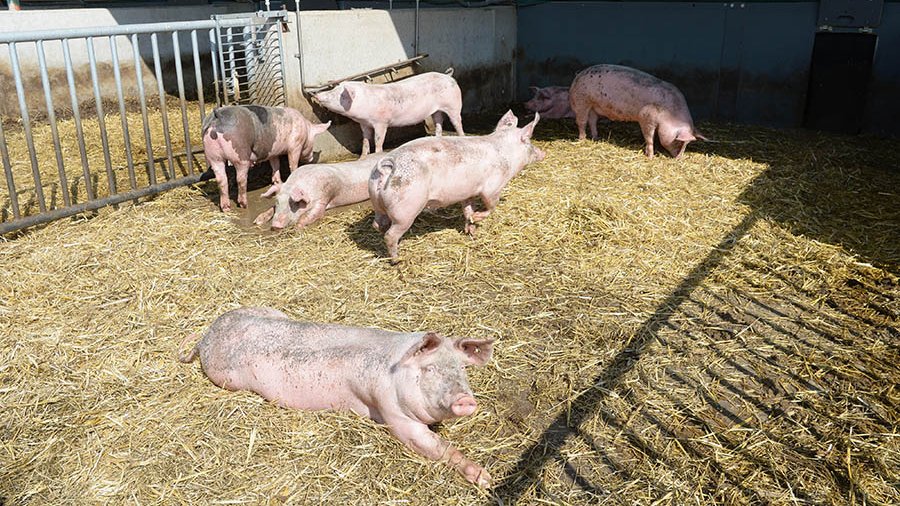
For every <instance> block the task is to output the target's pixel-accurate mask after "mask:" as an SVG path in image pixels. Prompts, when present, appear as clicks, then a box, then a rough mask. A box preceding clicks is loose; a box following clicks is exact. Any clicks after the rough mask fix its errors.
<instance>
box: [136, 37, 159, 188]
mask: <svg viewBox="0 0 900 506" xmlns="http://www.w3.org/2000/svg"><path fill="white" fill-rule="evenodd" d="M138 43H139V41H138V36H137V34H136V33H135V34H133V35H132V36H131V52H132V57H133V58H134V75H135V79H137V87H138V97H139V98H140V100H141V118H142V119H143V121H144V144H145V145H146V149H147V177H148V178H149V179H150V184H151V185H155V184H156V164H154V163H153V142H152V140H151V138H150V122H149V120H148V118H147V96H146V94H145V93H144V72H143V71H142V70H141V65H143V61H142V60H141V53H140V46H139V45H138Z"/></svg>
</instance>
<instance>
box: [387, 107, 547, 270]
mask: <svg viewBox="0 0 900 506" xmlns="http://www.w3.org/2000/svg"><path fill="white" fill-rule="evenodd" d="M539 119H540V115H539V114H535V116H534V121H532V122H531V123H529V124H528V125H527V126H525V127H524V128H517V127H516V125H517V124H518V118H516V116H515V115H514V114H513V113H512V111H509V112H507V113H506V114H505V115H504V116H503V117H502V118H501V119H500V121H499V122H498V123H497V127H496V128H495V129H494V132H493V133H492V134H490V135H485V136H470V137H444V138H436V137H425V138H421V139H416V140H413V141H410V142H407V143H406V144H404V145H402V146H400V147H398V148H397V149H395V150H394V151H392V152H391V153H390V154H389V155H388V156H386V157H385V158H383V159H382V160H381V161H380V162H378V163H377V164H376V165H375V169H374V170H373V171H372V176H371V178H370V179H369V196H370V197H371V199H372V207H373V208H374V209H375V221H374V223H373V226H374V227H375V229H376V230H378V231H381V232H383V233H384V242H385V244H386V245H387V250H388V254H390V256H391V260H392V262H395V263H396V262H397V261H398V258H399V255H398V251H399V249H398V243H399V241H400V237H402V236H403V234H404V233H406V231H407V230H409V227H410V226H412V223H413V221H415V219H416V217H417V216H419V213H421V212H422V210H423V209H424V208H426V207H428V208H439V207H447V206H449V205H452V204H455V203H457V202H465V207H464V208H463V213H464V214H465V217H466V232H468V233H469V234H470V235H474V234H475V223H477V222H479V221H481V220H483V219H484V218H486V217H487V216H488V215H489V214H490V213H491V211H492V210H493V209H494V207H496V206H497V203H498V202H499V201H500V192H501V191H502V190H503V188H504V187H505V186H506V184H507V183H508V182H509V180H510V179H512V178H513V177H514V176H515V175H516V174H518V173H519V171H521V170H522V168H523V167H525V166H526V165H528V164H529V163H532V162H538V161H541V160H543V159H544V152H543V151H541V150H540V149H539V148H537V147H535V146H534V145H532V144H531V135H532V133H533V132H534V127H535V125H537V122H538V120H539ZM478 200H481V202H482V203H483V204H484V206H485V210H483V211H475V209H474V205H475V203H476V202H477V201H478Z"/></svg>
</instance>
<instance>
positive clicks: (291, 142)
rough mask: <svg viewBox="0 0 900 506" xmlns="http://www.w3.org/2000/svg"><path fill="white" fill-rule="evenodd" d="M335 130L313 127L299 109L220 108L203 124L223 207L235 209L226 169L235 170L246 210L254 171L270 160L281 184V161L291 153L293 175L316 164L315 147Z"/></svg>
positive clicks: (241, 203)
mask: <svg viewBox="0 0 900 506" xmlns="http://www.w3.org/2000/svg"><path fill="white" fill-rule="evenodd" d="M330 125H331V122H330V121H329V122H328V123H323V124H311V123H310V122H309V121H308V120H307V119H306V118H304V117H303V115H301V114H300V112H299V111H297V110H296V109H291V108H289V107H264V106H260V105H246V106H244V105H234V106H226V107H219V108H216V109H214V110H213V112H211V113H210V114H209V115H208V116H206V118H205V119H204V120H203V130H202V137H203V154H204V155H205V156H206V163H207V164H209V166H210V167H212V170H213V173H215V175H216V182H218V183H219V207H221V209H222V210H223V211H230V210H231V200H230V199H229V198H228V176H227V175H226V173H225V164H226V163H231V164H232V165H233V166H234V169H235V173H236V177H237V185H238V197H237V204H238V206H239V207H247V174H248V173H249V171H250V167H251V166H253V165H256V164H257V163H260V162H263V161H268V162H269V164H270V165H271V166H272V181H273V182H276V183H277V182H280V181H281V176H280V173H279V168H280V162H279V157H280V156H281V155H284V154H287V156H288V163H289V164H290V165H289V167H290V170H291V171H293V170H294V169H296V168H297V166H298V165H299V164H300V162H301V161H303V162H311V161H312V155H313V142H314V141H315V138H316V136H317V135H319V134H321V133H322V132H324V131H325V130H327V129H328V127H329V126H330Z"/></svg>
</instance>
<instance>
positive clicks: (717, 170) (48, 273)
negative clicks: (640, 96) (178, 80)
mask: <svg viewBox="0 0 900 506" xmlns="http://www.w3.org/2000/svg"><path fill="white" fill-rule="evenodd" d="M700 126H701V128H702V129H703V131H704V132H706V133H707V134H708V135H710V136H711V137H713V138H716V139H719V140H722V141H724V142H722V143H715V144H713V143H707V144H701V143H696V144H692V145H691V146H690V147H689V148H688V152H687V154H686V155H685V157H684V158H683V159H682V160H677V161H676V160H672V159H670V158H667V157H656V158H654V159H652V160H647V159H646V158H644V157H643V155H642V154H641V149H640V135H639V132H638V129H637V127H636V126H635V125H622V124H616V125H613V126H612V127H611V128H610V129H607V128H606V127H604V128H601V131H602V132H604V133H606V132H609V135H608V137H606V138H604V139H603V140H602V141H601V142H597V143H592V142H581V143H579V142H575V141H573V140H572V139H573V138H574V128H573V127H572V126H571V125H570V124H569V123H564V122H552V121H546V122H542V123H541V124H540V125H539V126H538V128H537V131H538V136H537V138H538V141H537V143H538V145H539V146H540V147H542V148H543V149H545V150H546V151H547V153H548V156H547V158H546V159H545V160H544V161H543V162H541V163H539V164H535V165H533V166H530V167H528V168H527V169H526V170H525V171H524V172H523V173H522V174H521V175H520V176H518V177H517V178H516V179H514V180H513V181H512V182H511V184H510V185H509V187H508V188H507V190H506V191H505V192H504V197H503V199H502V201H501V204H500V205H499V207H498V209H497V211H496V212H495V214H494V215H492V216H490V217H489V218H488V219H487V220H485V221H484V222H483V223H484V225H483V226H482V227H481V228H480V229H479V233H478V237H477V238H476V239H475V240H471V239H469V238H468V237H467V236H465V235H464V234H463V233H462V218H461V213H460V212H459V209H458V208H455V209H449V210H440V211H437V212H433V213H426V214H423V215H422V216H421V217H420V219H419V220H418V221H417V222H416V224H415V225H414V227H413V228H412V230H411V231H410V232H409V233H408V234H407V235H406V236H405V237H404V238H403V240H402V242H401V255H402V257H403V262H402V263H401V264H400V265H399V266H398V267H391V266H390V265H389V264H388V262H387V261H386V260H385V259H384V256H385V251H384V247H383V245H382V242H381V239H380V237H379V236H378V235H377V234H376V233H375V232H374V231H373V230H372V229H371V228H370V221H371V212H370V211H369V210H367V209H353V210H349V211H345V212H340V213H331V214H329V215H328V216H326V217H325V219H323V220H322V222H321V223H320V224H318V225H317V226H315V227H312V228H310V229H308V230H304V231H288V232H284V233H281V234H268V233H258V232H255V231H253V230H246V229H241V228H239V227H237V226H236V225H235V223H234V222H233V217H231V216H228V215H225V214H222V213H220V212H219V211H218V210H217V208H216V206H215V204H214V201H215V198H216V189H215V185H214V183H212V182H207V183H204V184H203V185H200V186H198V187H196V188H183V189H179V190H176V191H172V192H169V193H167V194H164V195H162V196H160V197H158V198H156V199H153V200H151V201H149V202H146V203H143V204H141V205H137V206H125V207H123V208H121V209H119V210H108V211H104V212H102V213H100V214H99V216H96V217H94V218H92V219H88V220H86V219H80V220H69V221H62V222H57V223H54V224H51V225H49V226H47V227H44V228H41V229H38V230H34V231H31V232H29V233H27V234H24V235H22V236H20V237H17V238H15V239H14V240H12V241H9V242H7V243H6V244H3V246H2V247H0V258H2V260H0V261H2V262H3V265H5V266H7V268H6V269H4V270H3V271H2V272H0V336H2V337H0V404H2V406H3V409H2V411H0V434H2V436H0V441H2V444H0V497H2V498H3V499H0V503H3V502H4V499H5V502H6V503H7V504H94V503H103V504H109V503H111V504H123V503H129V504H131V503H133V504H318V503H321V502H327V503H336V504H339V503H350V504H474V503H497V502H502V504H511V503H516V502H518V503H521V504H538V503H553V504H588V503H590V504H597V503H612V504H635V503H636V504H711V503H723V504H746V503H772V504H789V503H790V504H792V503H795V502H812V503H832V504H847V503H865V504H897V503H900V492H898V488H897V483H898V480H900V472H898V470H900V431H898V422H900V409H898V408H900V390H898V389H897V385H898V384H900V365H898V364H900V351H898V350H900V346H898V344H900V331H898V322H897V317H898V313H900V302H898V301H900V284H898V283H900V280H898V275H900V241H898V240H897V238H898V237H900V199H898V196H897V194H896V188H900V172H897V170H896V169H897V167H898V163H897V157H896V151H895V142H894V141H888V140H877V139H866V138H847V137H839V136H830V135H825V134H813V133H807V132H794V131H777V130H767V129H762V128H747V127H737V126H730V125H722V124H703V125H700ZM467 130H477V129H475V128H474V127H470V128H467ZM732 141H733V142H732ZM242 305H266V306H272V307H275V308H278V309H280V310H283V311H285V312H286V313H288V314H289V315H291V316H292V317H295V318H298V319H304V320H313V321H328V322H339V323H343V324H351V325H364V326H377V327H383V328H387V329H392V330H404V331H414V330H424V329H433V330H436V331H439V332H442V333H445V334H449V335H471V336H480V337H495V338H497V339H498V341H497V344H496V347H495V355H494V358H493V360H492V361H491V362H490V363H489V364H488V365H487V366H485V367H483V368H477V369H471V370H470V374H469V379H470V383H471V384H472V387H473V389H474V390H475V392H476V396H477V398H478V400H479V403H480V409H479V411H478V412H477V413H476V414H475V415H473V416H471V417H469V418H466V419H462V420H458V421H455V422H452V423H446V424H444V425H443V426H441V427H437V428H436V429H437V430H438V432H439V433H440V434H441V435H442V436H443V437H444V438H445V439H447V440H449V441H451V442H453V443H454V444H455V445H457V446H458V447H459V448H460V449H461V450H462V451H463V452H464V453H465V454H466V455H467V456H468V457H469V458H471V459H473V460H475V461H477V462H480V463H482V464H483V465H485V467H486V468H487V469H488V470H489V471H490V473H491V474H492V475H493V477H494V479H495V487H494V488H493V489H492V490H488V491H482V490H478V489H476V488H475V487H472V486H470V485H468V484H467V483H466V482H465V481H464V480H462V479H461V478H460V477H459V476H457V475H456V473H455V472H454V471H452V470H451V469H449V468H447V467H445V466H442V465H438V464H435V463H431V462H428V461H425V460H424V459H422V458H420V457H418V456H416V455H415V454H413V453H412V452H410V451H408V450H406V449H405V448H404V447H403V446H402V445H401V444H400V443H399V442H398V441H396V440H395V439H393V438H392V437H391V436H390V435H389V434H388V432H387V430H386V429H385V428H384V427H380V426H378V425H377V424H375V423H373V422H371V421H369V420H366V419H363V418H360V417H357V416H354V415H352V414H347V413H332V412H299V411H291V410H287V409H280V408H278V407H276V406H274V405H271V404H269V403H266V402H264V401H263V400H261V399H260V398H259V397H257V396H256V395H254V394H250V393H245V392H244V393H241V392H227V391H225V390H222V389H219V388H217V387H215V386H214V385H212V384H211V383H210V382H209V381H208V380H207V379H206V378H205V377H204V375H203V373H202V371H201V369H200V367H199V365H198V364H197V363H194V364H190V365H185V364H181V363H179V362H177V361H176V359H175V355H176V352H177V349H178V346H179V343H180V342H181V340H182V339H183V338H184V336H186V335H188V334H190V333H192V332H198V331H203V330H204V329H205V328H206V327H207V326H208V325H209V323H210V322H211V321H212V320H213V319H215V318H216V317H217V316H218V315H220V314H221V313H223V312H224V311H226V310H229V309H232V308H236V307H238V306H242Z"/></svg>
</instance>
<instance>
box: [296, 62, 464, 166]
mask: <svg viewBox="0 0 900 506" xmlns="http://www.w3.org/2000/svg"><path fill="white" fill-rule="evenodd" d="M452 74H453V69H449V70H448V71H447V72H446V73H443V74H442V73H440V72H426V73H424V74H419V75H415V76H412V77H407V78H406V79H402V80H400V81H396V82H392V83H387V84H368V83H362V82H356V81H345V82H343V83H340V84H338V85H337V86H336V87H334V88H333V89H331V90H328V91H321V92H319V93H316V94H314V95H313V96H312V97H313V99H314V100H315V101H316V102H318V103H319V104H320V105H321V106H322V107H324V108H326V109H328V110H329V111H331V112H334V113H337V114H341V115H343V116H347V117H348V118H350V119H352V120H353V121H355V122H357V123H359V127H360V129H361V130H362V136H363V141H362V153H361V154H360V157H361V158H365V156H366V155H367V154H368V153H369V145H370V144H371V145H372V147H374V149H375V152H376V153H380V152H381V151H382V148H383V146H384V136H385V134H386V132H387V129H388V127H399V126H409V125H415V124H416V123H421V122H423V121H425V119H426V118H431V119H433V120H434V128H435V131H434V133H435V135H436V136H438V137H440V136H441V133H442V131H443V126H442V125H443V121H444V114H446V115H447V117H449V118H450V123H452V124H453V128H454V129H455V130H456V134H457V135H459V136H464V135H465V132H463V126H462V117H461V115H460V114H461V112H462V92H461V91H460V89H459V85H458V84H456V80H455V79H453V77H451V75H452Z"/></svg>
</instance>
